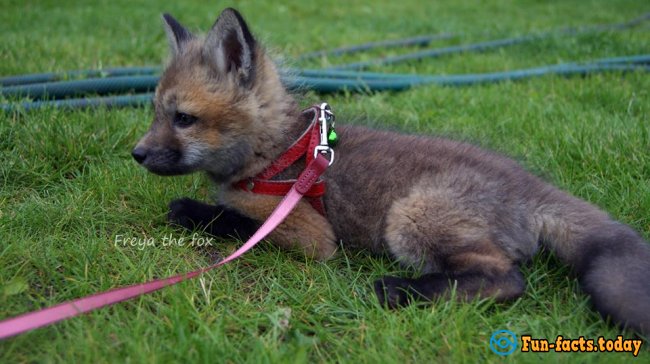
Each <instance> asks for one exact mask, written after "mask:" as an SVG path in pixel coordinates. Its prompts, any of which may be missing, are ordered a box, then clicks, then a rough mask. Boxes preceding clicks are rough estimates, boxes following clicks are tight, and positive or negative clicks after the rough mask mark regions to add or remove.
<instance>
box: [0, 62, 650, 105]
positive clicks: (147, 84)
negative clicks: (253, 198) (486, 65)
mask: <svg viewBox="0 0 650 364" xmlns="http://www.w3.org/2000/svg"><path fill="white" fill-rule="evenodd" d="M646 57H647V58H643V57H637V58H638V59H639V60H646V62H647V60H649V59H650V56H646ZM610 61H611V60H610ZM635 70H638V71H646V72H648V71H650V65H648V64H646V63H627V64H626V63H621V62H616V63H591V64H587V65H578V64H559V65H555V66H547V67H536V68H529V69H523V70H515V71H505V72H493V73H481V74H466V75H447V76H420V75H384V76H387V77H383V78H381V77H379V75H377V74H369V75H365V73H363V72H359V73H350V72H332V71H328V72H325V73H323V74H322V75H321V76H322V77H304V76H300V75H299V76H293V77H285V78H284V79H283V81H284V83H285V84H286V86H287V87H289V88H291V89H295V88H301V89H310V90H314V91H316V92H320V93H331V92H340V91H351V92H378V91H402V90H405V89H409V88H411V87H414V86H420V85H430V84H436V85H440V86H469V85H475V84H486V83H495V82H503V81H515V80H521V79H526V78H532V77H539V76H543V75H548V74H555V75H561V76H571V75H588V74H593V73H599V72H607V71H618V72H627V71H635ZM85 81H103V82H102V83H101V85H100V86H101V87H97V88H95V90H94V91H89V92H94V93H99V91H106V90H107V89H108V88H109V85H107V84H106V82H107V81H114V79H103V80H85ZM118 81H119V82H117V83H116V86H117V88H116V89H118V88H119V89H120V90H124V89H125V88H129V89H131V90H136V89H137V90H153V89H154V88H155V85H156V82H157V78H156V77H155V76H149V77H147V78H146V79H145V78H143V77H141V79H140V80H139V82H138V83H137V84H133V85H130V84H129V83H128V79H122V80H118ZM74 82H82V81H74ZM65 86H67V87H68V88H67V89H68V90H74V88H70V86H71V85H70V84H69V83H66V85H65ZM84 87H85V90H87V91H88V90H92V84H90V83H88V82H86V84H84ZM64 90H65V88H63V87H62V88H60V89H58V91H60V92H63V91H64ZM37 91H41V92H43V90H42V89H39V90H37ZM45 92H46V94H47V90H45ZM32 96H33V95H32ZM151 98H152V94H142V95H127V96H110V97H98V98H86V99H67V100H49V101H31V102H22V103H11V104H1V105H0V109H2V110H3V111H5V112H13V111H21V110H23V111H30V110H34V109H39V108H47V107H53V108H72V109H74V108H93V107H100V106H105V107H127V106H141V105H144V104H147V103H149V102H151Z"/></svg>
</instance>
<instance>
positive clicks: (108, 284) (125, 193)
mask: <svg viewBox="0 0 650 364" xmlns="http://www.w3.org/2000/svg"><path fill="white" fill-rule="evenodd" d="M229 5H230V6H234V7H236V8H237V9H239V10H240V11H241V12H242V13H243V14H244V16H245V17H246V19H247V20H248V22H249V24H250V25H251V28H252V31H253V33H254V34H255V35H256V36H257V38H258V39H260V40H262V41H263V42H264V43H265V44H266V45H267V47H268V48H269V49H270V50H271V51H272V52H273V53H274V54H276V55H277V57H278V59H279V60H281V62H283V64H284V65H288V66H309V67H313V68H319V67H326V66H331V65H333V64H337V63H345V62H347V61H354V60H364V59H370V58H373V57H376V56H378V55H385V54H396V53H399V52H405V50H382V51H375V52H370V53H368V54H363V55H354V56H346V57H342V58H332V57H329V58H322V59H318V60H313V61H310V62H308V63H297V62H295V61H293V59H295V58H296V57H298V56H299V55H300V54H303V53H306V52H310V51H315V50H320V49H327V48H334V47H338V46H342V45H350V44H358V43H362V42H368V41H375V40H384V39H398V38H405V37H411V36H415V35H422V34H436V33H442V32H449V33H453V34H455V35H456V37H454V38H452V39H448V40H444V41H439V42H436V43H434V44H432V46H433V47H437V46H447V45H455V44H463V43H470V42H477V41H481V40H486V39H496V38H501V37H509V36H517V35H523V34H527V33H530V32H538V31H546V30H551V29H558V28H564V27H567V26H580V25H593V24H605V23H615V22H622V21H626V20H630V19H633V18H635V17H637V16H639V15H641V14H643V13H646V12H650V4H648V3H647V2H644V1H623V0H621V1H611V0H602V1H600V0H599V1H596V0H588V1H583V0H571V1H533V0H525V1H514V0H510V1H507V0H498V1H490V2H479V1H470V0H461V1H445V2H442V1H438V2H420V1H400V2H393V1H385V0H382V1H374V2H367V3H362V2H357V1H340V2H326V3H324V2H313V3H311V2H304V1H294V2H291V3H283V4H279V3H277V2H270V1H236V2H233V3H221V2H220V3H216V2H208V1H179V2H175V3H173V4H171V3H169V4H165V5H162V4H160V2H157V1H153V0H148V1H138V2H136V1H124V0H114V1H78V2H75V1H63V0H61V1H27V0H20V1H19V0H4V1H3V5H2V11H0V24H2V25H1V27H0V29H2V34H3V37H2V38H0V77H1V76H8V75H15V74H27V73H38V72H55V71H65V70H73V69H97V68H106V67H126V66H142V65H154V66H156V65H161V64H163V62H164V60H165V57H166V56H167V41H166V39H165V35H164V31H163V27H162V24H161V20H160V14H161V13H163V12H170V13H172V14H173V15H175V16H176V17H177V19H179V20H180V21H181V22H182V23H184V24H185V25H187V26H188V27H189V28H190V29H193V30H197V31H199V30H200V31H203V32H204V31H206V30H207V29H209V27H210V26H211V25H212V23H213V22H214V20H215V18H216V16H217V15H218V14H219V12H220V11H221V9H222V8H223V7H225V6H229ZM648 24H649V23H645V24H643V25H641V26H639V27H636V28H633V29H627V30H622V31H616V32H614V31H606V32H597V33H590V34H583V35H579V36H554V37H549V38H545V39H543V40H540V41H536V42H532V43H527V44H521V45H517V46H513V47H508V48H503V49H497V50H492V51H488V52H484V53H465V54H456V55H451V56H445V57H441V58H438V59H432V60H426V61H422V62H411V63H404V64H397V65H392V66H390V67H382V68H375V69H373V70H374V71H379V72H400V73H420V74H459V73H470V72H472V73H475V72H490V71H500V70H509V69H518V68H525V67H534V66H539V65H546V64H556V63H561V62H569V61H584V60H589V59H596V58H603V57H614V56H625V55H636V54H643V53H648V50H649V49H650V48H649V46H650V27H649V25H648ZM412 50H413V49H411V51H412ZM407 51H408V50H407ZM319 100H326V101H328V102H329V103H330V104H331V105H332V106H333V108H334V110H335V112H336V113H337V116H338V122H339V123H358V124H367V125H373V126H376V127H379V128H389V129H393V130H401V131H403V132H408V133H418V134H432V135H434V134H435V135H444V136H448V137H452V138H456V139H462V140H467V141H471V142H474V143H477V144H479V145H482V146H484V147H487V148H492V149H496V150H498V151H500V152H503V153H506V154H508V155H511V156H513V157H514V158H516V159H517V160H519V161H521V163H522V164H523V165H524V166H526V168H528V169H529V170H531V171H532V172H534V173H536V174H538V175H540V176H542V177H544V178H545V179H547V180H549V181H550V182H553V183H554V184H556V185H558V186H560V187H562V188H563V189H565V190H567V191H570V192H571V193H573V194H574V195H577V196H579V197H581V198H584V199H586V200H588V201H590V202H592V203H594V204H596V205H598V206H600V207H602V208H603V209H605V210H606V211H608V212H609V213H611V214H612V216H614V217H616V218H617V219H619V220H621V221H623V222H625V223H627V224H629V225H631V226H633V227H634V228H636V229H637V230H638V231H640V232H641V233H642V234H643V235H644V236H645V237H646V238H650V183H649V182H648V181H650V139H649V134H650V122H649V121H650V75H649V74H648V73H644V72H632V73H626V74H621V73H607V74H599V75H594V76H589V77H571V78H564V77H558V76H548V77H542V78H536V79H531V80H525V81H520V82H506V83H500V84H492V85H483V86H471V87H464V88H453V87H438V86H427V87H419V88H415V89H412V90H409V91H406V92H400V93H375V94H370V93H365V94H349V93H341V94H335V95H318V94H315V93H308V94H307V95H305V97H304V99H303V100H302V101H301V102H302V104H303V105H305V106H307V105H309V104H310V103H313V102H316V101H319ZM151 119H152V110H151V108H150V107H145V108H139V109H136V108H132V109H120V110H107V109H98V110H86V111H63V110H55V109H46V110H41V111H36V112H31V113H28V114H22V115H18V114H0V151H1V153H2V161H3V163H2V164H1V165H0V183H1V186H2V187H1V188H0V234H1V235H0V237H1V238H2V239H1V242H0V266H2V269H0V319H1V318H7V317H12V316H15V315H18V314H20V313H24V312H27V311H31V310H34V309H37V308H42V307H46V306H50V305H53V304H56V303H60V302H64V301H67V300H70V299H73V298H77V297H81V296H85V295H88V294H92V293H95V292H98V291H102V290H106V289H110V288H114V287H119V286H123V285H129V284H134V283H139V282H143V281H146V280H150V279H153V278H156V277H164V276H169V275H172V274H175V273H181V272H185V271H189V270H194V269H197V268H199V267H203V266H205V265H207V264H209V263H210V262H211V259H213V258H214V257H215V256H223V255H225V254H228V253H229V252H231V251H233V249H235V248H236V247H237V246H238V245H239V244H240V243H241V242H238V241H235V240H228V241H218V242H217V241H215V242H213V246H212V247H211V248H210V249H206V248H199V247H191V246H187V245H180V244H163V241H164V240H163V238H164V237H169V236H171V237H173V238H174V239H179V238H181V237H182V238H185V239H191V238H192V234H193V233H192V232H182V231H178V230H176V229H173V228H171V227H169V226H167V225H166V224H165V220H164V217H165V213H166V205H167V203H168V202H169V201H170V200H172V199H174V198H178V197H182V196H189V197H193V198H197V199H200V200H206V201H208V200H210V199H212V198H213V197H214V196H215V195H216V193H217V191H216V189H215V188H214V187H213V186H211V185H210V184H209V182H208V180H207V178H206V177H205V176H203V175H199V174H197V175H191V176H184V177H174V178H163V177H158V176H154V175H152V174H149V173H147V172H146V171H145V170H144V169H143V168H140V167H139V166H137V165H136V163H135V162H134V161H133V160H132V159H131V156H130V151H131V148H132V147H133V146H134V144H135V143H136V142H137V140H138V139H139V137H140V136H141V135H142V134H143V133H144V132H145V131H146V130H147V128H148V126H149V123H150V121H151ZM118 236H121V238H118ZM124 238H130V239H136V240H138V239H139V240H138V241H139V242H141V243H144V242H146V241H155V244H141V245H140V246H138V245H131V244H120V243H119V242H118V239H124ZM147 239H149V240H147ZM523 270H524V272H525V275H526V277H527V282H528V288H527V291H526V293H525V294H524V296H523V297H522V298H520V299H518V300H516V301H515V302H512V303H508V304H496V303H494V302H490V301H475V302H470V303H458V302H453V301H451V302H445V301H440V302H436V303H435V304H433V305H431V306H429V307H424V308H422V307H420V308H418V307H409V308H406V309H403V310H400V311H387V310H384V309H383V308H381V307H380V306H379V304H378V303H377V302H376V298H375V297H374V292H373V290H372V282H373V281H374V280H375V279H376V278H378V277H380V276H382V275H385V274H394V275H413V274H415V273H414V272H412V271H407V270H404V269H403V268H401V267H399V266H398V265H396V264H394V263H392V262H391V261H390V260H389V259H387V258H385V257H374V256H370V255H368V254H367V253H365V252H359V251H353V250H347V249H345V248H343V249H342V250H341V252H340V254H339V255H338V257H336V258H335V259H333V260H331V261H328V262H326V263H321V262H316V261H311V260H307V259H306V258H304V257H302V256H301V255H300V254H296V253H293V252H286V251H281V250H279V249H277V248H275V247H274V246H273V245H272V244H270V243H262V244H261V245H260V246H258V247H256V248H254V249H253V250H252V251H251V252H250V253H247V254H246V255H245V256H244V257H243V258H241V259H239V260H238V261H235V262H233V263H230V264H227V265H226V266H224V267H222V268H219V269H217V270H215V271H213V272H210V273H208V274H205V275H204V276H202V277H201V278H199V279H195V280H192V281H189V282H186V283H182V284H179V285H177V286H174V287H172V288H167V289H164V290H162V291H160V292H156V293H153V294H151V295H148V296H145V297H141V298H137V299H134V300H131V301H128V302H126V303H121V304H118V305H116V306H112V307H110V308H105V309H102V310H99V311H96V312H93V313H90V314H87V315H84V316H82V317H78V318H74V319H71V320H68V321H64V322H61V323H58V324H55V325H53V326H50V327H47V328H42V329H38V330H36V331H33V332H30V333H27V334H23V335H20V336H17V337H15V338H11V339H8V340H5V341H3V342H0V362H5V363H14V362H113V361H114V362H135V363H139V362H170V361H182V362H350V363H358V362H362V363H363V362H367V363H376V362H382V363H384V362H385V363H404V362H434V361H442V362H476V361H490V362H492V361H494V362H496V361H502V360H503V358H502V357H500V356H497V355H496V354H494V353H493V352H492V351H491V350H490V348H489V346H488V342H489V339H490V336H491V335H492V333H493V332H494V331H496V330H501V329H507V330H511V331H513V332H515V333H517V334H519V335H524V334H530V335H531V336H532V337H533V338H548V339H551V340H554V339H555V338H556V337H557V336H558V335H562V336H564V337H568V338H578V337H579V336H584V337H586V338H594V339H595V338H597V337H599V336H604V337H605V338H616V336H617V335H623V336H624V337H625V338H632V337H633V336H634V333H632V332H630V331H622V330H619V329H617V328H615V327H612V326H610V325H608V324H607V323H606V322H605V321H604V320H602V319H601V318H600V316H599V315H598V314H597V313H595V312H594V311H593V310H592V309H591V307H590V303H589V298H588V297H587V296H586V295H585V294H583V293H581V291H580V289H579V287H578V284H577V282H576V280H575V279H574V278H572V277H571V276H570V272H569V270H568V269H567V268H566V267H563V266H562V265H560V264H559V263H558V262H557V260H555V259H554V258H553V257H550V256H549V255H547V254H542V255H539V256H537V257H536V259H535V260H534V261H533V262H532V264H530V265H529V266H526V267H524V268H523ZM649 273H650V272H649ZM649 309H650V308H649ZM649 345H650V344H648V343H644V347H643V348H642V350H641V351H642V352H641V354H640V355H639V357H638V358H636V359H638V360H642V361H643V360H645V361H648V360H650V350H649V349H648V347H649ZM630 359H633V357H632V354H630V353H544V354H542V353H536V354H533V353H522V352H519V351H518V350H517V352H515V353H513V354H512V355H510V356H509V357H507V358H505V360H508V361H523V362H533V361H539V360H544V361H553V362H592V361H601V362H612V361H627V360H630Z"/></svg>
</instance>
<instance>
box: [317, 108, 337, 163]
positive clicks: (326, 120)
mask: <svg viewBox="0 0 650 364" xmlns="http://www.w3.org/2000/svg"><path fill="white" fill-rule="evenodd" d="M318 121H319V122H320V144H319V145H317V146H316V148H314V158H315V157H316V156H317V155H318V153H321V154H323V155H327V154H329V155H330V158H329V161H330V163H329V165H330V166H331V165H332V163H334V149H332V147H331V146H330V144H335V143H336V142H337V141H338V137H337V135H336V132H335V131H334V113H333V112H332V108H331V107H330V106H329V104H328V103H326V102H324V103H322V104H321V105H320V117H319V118H318ZM332 146H333V145H332Z"/></svg>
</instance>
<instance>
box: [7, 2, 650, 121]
mask: <svg viewBox="0 0 650 364" xmlns="http://www.w3.org/2000/svg"><path fill="white" fill-rule="evenodd" d="M648 19H650V14H645V15H643V16H641V17H639V18H637V19H634V20H632V21H629V22H625V23H618V24H611V25H602V26H595V27H589V28H581V29H578V30H575V29H565V30H561V31H560V32H559V33H558V32H556V33H557V34H577V33H583V32H587V31H592V32H593V31H601V30H617V29H625V28H628V27H631V26H634V25H637V24H640V23H641V22H643V21H646V20H648ZM556 33H551V32H547V33H541V34H533V35H527V36H521V37H516V38H507V39H499V40H493V41H488V42H480V43H475V44H470V45H460V46H453V47H446V48H440V49H433V50H426V51H421V52H416V53H412V54H407V55H402V56H396V57H390V58H383V59H379V60H375V61H369V62H361V63H353V64H348V65H343V66H338V67H334V68H330V69H324V70H293V71H292V72H290V73H289V74H291V76H284V77H283V82H284V83H285V84H286V85H287V87H289V88H292V89H293V88H302V89H305V88H307V89H312V90H315V91H317V92H323V93H325V92H339V91H343V90H348V91H356V92H364V91H369V92H372V91H401V90H404V89H408V88H411V87H414V86H418V85H425V84H437V85H444V86H463V85H473V84H481V83H493V82H500V81H507V80H520V79H525V78H530V77H538V76H541V75H546V74H558V75H565V76H568V75H575V74H578V75H586V74H592V73H596V72H606V71H619V72H627V71H633V70H640V71H650V55H636V56H628V57H617V58H605V59H600V60H596V61H593V62H591V63H587V64H574V63H567V64H559V65H554V66H546V67H537V68H530V69H522V70H514V71H505V72H493V73H483V74H465V75H448V76H426V75H404V74H384V73H371V72H358V71H346V69H360V68H365V67H367V66H369V65H374V64H387V63H395V62H401V61H406V60H412V59H421V58H424V57H436V56H441V55H444V54H451V53H457V52H468V51H482V50H485V49H489V48H495V47H504V46H509V45H514V44H519V43H522V42H526V41H531V40H534V39H540V38H543V37H547V36H549V35H552V34H556ZM448 36H449V35H446V34H445V35H434V36H423V37H415V38H408V39H403V40H397V41H386V42H374V43H367V44H362V45H360V46H355V47H345V48H337V49H334V50H330V51H324V52H313V53H310V54H307V55H305V56H303V58H302V59H306V58H310V57H318V56H322V55H327V54H332V55H339V54H343V53H352V52H357V51H361V50H368V49H372V48H377V47H393V46H399V45H422V44H428V43H430V42H431V41H433V40H435V39H442V38H444V37H448ZM159 72H160V69H159V68H157V67H135V68H112V69H105V70H86V71H71V72H65V73H61V74H54V73H44V74H36V75H24V76H12V77H5V78H0V85H2V86H3V87H2V88H0V96H2V97H4V98H20V97H27V98H30V99H32V100H36V101H30V102H22V103H8V104H0V109H2V110H3V111H16V110H24V111H27V110H33V109H38V108H42V107H62V108H88V107H97V106H106V107H125V106H135V105H142V104H146V103H149V102H150V100H151V98H152V95H151V94H150V93H146V92H150V91H153V90H154V89H155V87H156V84H157V82H158V79H159V77H158V76H157V75H156V74H157V73H159ZM79 77H85V78H88V77H91V78H88V79H77V80H70V79H73V78H79ZM92 77H102V78H92ZM123 92H131V93H137V94H136V95H124V96H109V97H94V98H83V99H66V100H57V99H61V98H64V97H69V96H79V95H83V94H93V95H106V94H114V93H123ZM143 92H144V94H140V93H143Z"/></svg>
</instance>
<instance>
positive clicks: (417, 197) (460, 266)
mask: <svg viewBox="0 0 650 364" xmlns="http://www.w3.org/2000/svg"><path fill="white" fill-rule="evenodd" d="M467 198H468V197H467V196H463V195H458V194H457V193H455V191H454V190H452V189H440V188H431V187H428V188H423V189H419V190H418V189H414V190H413V192H412V193H411V194H410V195H409V196H407V197H405V198H403V199H400V200H398V201H396V202H395V203H394V204H393V206H392V207H391V209H390V210H389V212H388V215H387V216H386V230H385V234H384V239H385V241H386V245H387V247H388V249H389V251H390V253H391V254H392V255H393V256H394V257H395V258H396V259H397V260H398V261H400V262H401V263H404V264H406V265H410V266H415V267H416V268H420V269H422V271H423V272H424V273H425V274H424V275H422V276H420V277H419V278H415V279H406V278H400V277H384V278H382V279H379V280H377V281H376V282H375V291H376V293H377V296H378V298H379V300H380V303H382V304H385V305H387V306H388V307H390V308H395V307H399V306H404V305H407V304H409V303H412V301H430V300H432V299H434V298H436V297H439V296H447V295H448V294H449V293H450V289H451V288H452V287H455V289H456V296H457V298H459V299H473V298H475V297H483V298H484V297H491V298H494V299H496V300H498V301H503V300H509V299H513V298H516V297H518V296H520V295H521V294H522V293H523V291H524V288H525V283H524V279H523V276H522V274H521V272H520V271H519V269H518V267H517V265H516V264H515V263H514V262H513V260H512V259H511V258H510V257H508V255H507V254H506V252H505V251H504V250H503V249H501V248H500V246H499V245H498V244H495V242H494V240H493V239H494V236H497V235H498V234H495V233H494V232H493V231H491V228H490V223H489V221H488V220H487V219H486V218H485V217H484V216H483V215H482V213H481V211H480V210H477V209H474V208H473V207H474V206H472V203H471V201H467Z"/></svg>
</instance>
